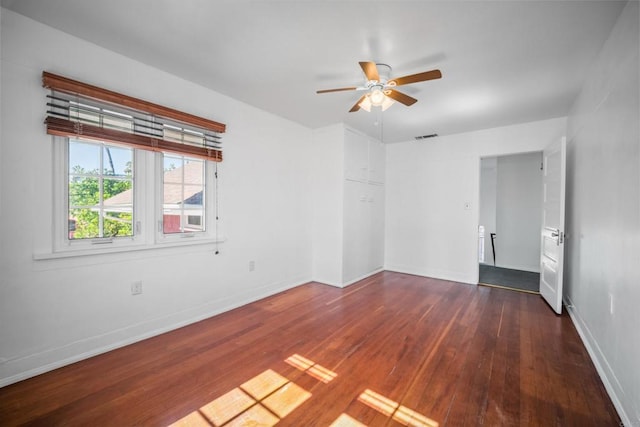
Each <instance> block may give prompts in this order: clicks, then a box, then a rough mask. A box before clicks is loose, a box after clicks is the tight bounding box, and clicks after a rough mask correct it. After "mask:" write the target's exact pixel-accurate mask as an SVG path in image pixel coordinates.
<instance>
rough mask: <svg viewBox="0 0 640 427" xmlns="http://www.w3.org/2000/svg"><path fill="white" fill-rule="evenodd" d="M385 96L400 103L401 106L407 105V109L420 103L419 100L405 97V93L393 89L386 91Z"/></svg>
mask: <svg viewBox="0 0 640 427" xmlns="http://www.w3.org/2000/svg"><path fill="white" fill-rule="evenodd" d="M384 94H385V95H387V96H388V97H389V98H391V99H393V100H395V101H398V102H400V103H401V104H404V105H406V106H407V107H408V106H410V105H413V104H415V103H416V102H418V100H417V99H415V98H412V97H410V96H409V95H405V94H404V93H402V92H398V91H397V90H393V89H389V90H385V91H384Z"/></svg>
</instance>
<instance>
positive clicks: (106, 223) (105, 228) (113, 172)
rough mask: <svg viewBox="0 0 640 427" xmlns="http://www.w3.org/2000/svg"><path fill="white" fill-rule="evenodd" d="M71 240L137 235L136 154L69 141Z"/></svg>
mask: <svg viewBox="0 0 640 427" xmlns="http://www.w3.org/2000/svg"><path fill="white" fill-rule="evenodd" d="M68 176H69V179H68V180H67V191H66V193H67V195H68V199H67V206H68V221H67V224H68V230H67V233H66V234H67V236H68V239H69V240H75V239H95V238H113V237H131V236H133V234H134V225H133V218H134V206H133V204H134V203H133V202H134V200H133V182H134V181H133V150H132V149H130V148H123V147H117V146H113V145H107V144H104V143H93V142H84V141H79V140H69V147H68Z"/></svg>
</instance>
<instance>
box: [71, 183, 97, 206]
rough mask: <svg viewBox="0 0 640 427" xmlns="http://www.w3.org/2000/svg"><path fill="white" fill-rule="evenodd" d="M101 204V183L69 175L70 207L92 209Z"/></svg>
mask: <svg viewBox="0 0 640 427" xmlns="http://www.w3.org/2000/svg"><path fill="white" fill-rule="evenodd" d="M98 203H100V181H99V179H98V178H93V177H86V178H84V177H80V176H74V175H69V207H70V208H75V207H91V206H95V205H97V204H98Z"/></svg>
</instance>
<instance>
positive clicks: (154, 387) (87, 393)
mask: <svg viewBox="0 0 640 427" xmlns="http://www.w3.org/2000/svg"><path fill="white" fill-rule="evenodd" d="M291 357H294V358H291ZM296 361H297V362H296ZM301 361H304V363H302V362H301ZM296 363H297V364H296ZM305 363H306V365H305ZM314 367H315V368H314ZM312 368H314V369H315V370H312ZM268 372H272V373H273V374H274V375H276V376H279V378H284V381H285V383H286V385H285V386H284V387H283V388H282V389H276V390H275V391H273V394H272V395H271V397H266V398H264V399H263V400H260V399H258V398H256V399H257V400H258V401H257V402H255V403H254V404H255V405H256V407H259V406H260V407H264V408H268V409H266V411H267V412H268V411H272V412H273V411H277V410H276V409H273V408H272V407H270V406H269V405H270V404H271V405H272V404H273V402H274V399H276V398H278V396H279V394H278V393H281V392H282V393H284V392H283V390H288V389H292V390H298V392H297V393H296V394H295V395H294V397H296V398H300V396H306V397H305V399H306V400H304V401H303V402H302V403H301V404H300V406H298V407H295V408H294V409H292V408H293V406H292V407H291V408H288V409H287V410H291V412H290V413H289V414H288V415H286V416H284V417H283V418H281V419H280V422H279V423H278V425H283V426H302V425H304V426H327V425H330V424H331V423H332V422H333V421H335V420H336V419H338V418H339V417H340V416H349V417H351V418H352V419H354V420H357V421H358V422H360V423H362V424H364V425H369V426H400V425H407V424H410V425H411V423H409V422H408V421H407V417H408V416H413V417H414V420H422V421H423V424H422V425H438V426H439V427H442V426H459V425H509V426H511V425H523V426H526V425H563V426H571V425H576V426H577V425H580V426H583V425H584V426H589V425H593V426H596V425H598V426H600V425H617V424H618V423H619V418H618V416H617V414H616V412H615V409H614V408H613V405H612V404H611V402H610V400H609V398H608V396H607V395H606V391H605V390H604V387H603V385H602V383H601V381H600V380H599V377H598V375H597V372H596V371H595V368H594V366H593V364H592V363H591V360H590V359H589V357H588V354H587V352H586V350H585V348H584V346H583V345H582V343H581V341H580V339H579V337H578V335H577V332H576V331H575V328H574V327H573V325H572V323H571V320H570V319H569V317H568V316H566V315H563V316H557V315H555V314H554V313H553V312H552V311H551V310H550V309H549V308H548V307H547V306H546V305H545V303H544V302H543V301H542V300H541V299H540V297H539V296H536V295H530V294H522V293H517V292H512V291H507V290H501V289H494V288H486V287H475V286H469V285H464V284H460V283H455V282H447V281H441V280H435V279H429V278H424V277H418V276H411V275H406V274H400V273H391V272H383V273H380V274H376V275H374V276H372V277H369V278H367V279H365V280H363V281H361V282H358V283H356V284H354V285H352V286H350V287H348V288H345V289H338V288H333V287H329V286H325V285H322V284H318V283H309V284H306V285H303V286H299V287H297V288H294V289H291V290H288V291H286V292H282V293H280V294H278V295H274V296H272V297H269V298H265V299H263V300H260V301H257V302H255V303H253V304H249V305H247V306H244V307H240V308H238V309H236V310H232V311H229V312H226V313H223V314H221V315H219V316H215V317H212V318H210V319H207V320H204V321H202V322H198V323H195V324H193V325H189V326H187V327H185V328H181V329H178V330H175V331H172V332H169V333H167V334H163V335H160V336H157V337H154V338H151V339H148V340H145V341H142V342H139V343H136V344H134V345H131V346H127V347H124V348H121V349H118V350H114V351H112V352H109V353H106V354H103V355H100V356H97V357H94V358H91V359H88V360H85V361H82V362H79V363H76V364H73V365H70V366H67V367H64V368H61V369H58V370H56V371H53V372H49V373H47V374H44V375H40V376H38V377H35V378H31V379H29V380H25V381H22V382H20V383H17V384H13V385H11V386H8V387H4V388H2V389H0V425H3V426H4V425H7V426H12V425H47V426H55V425H71V426H73V425H118V426H120V425H157V426H167V425H169V424H171V423H174V422H176V421H178V420H180V419H182V418H183V417H186V416H189V415H190V414H192V415H193V414H195V415H197V412H196V413H194V411H198V409H199V408H205V405H211V404H213V403H215V402H216V401H217V400H216V399H218V398H220V397H221V396H224V395H226V394H227V393H230V392H233V393H240V394H241V395H242V393H245V394H246V392H247V391H246V390H245V389H244V388H243V387H244V386H243V384H245V383H246V382H247V381H249V380H252V379H253V380H255V379H256V378H266V377H264V375H266V374H265V373H268ZM319 373H324V374H323V375H321V374H319ZM300 390H303V391H300ZM269 399H272V400H269ZM376 402H378V403H376ZM385 402H386V403H385ZM376 405H378V406H376ZM273 413H275V412H273ZM236 415H240V414H236ZM403 417H404V418H403ZM428 422H431V423H432V424H428ZM413 425H421V424H419V423H417V424H413Z"/></svg>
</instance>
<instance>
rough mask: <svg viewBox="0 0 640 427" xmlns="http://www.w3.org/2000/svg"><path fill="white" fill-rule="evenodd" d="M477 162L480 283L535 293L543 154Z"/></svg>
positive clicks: (537, 272) (536, 290)
mask: <svg viewBox="0 0 640 427" xmlns="http://www.w3.org/2000/svg"><path fill="white" fill-rule="evenodd" d="M480 165H481V167H480V212H479V225H480V227H479V230H478V231H479V247H478V259H479V263H480V265H479V284H481V285H487V286H497V287H504V288H509V289H515V290H520V291H526V292H533V293H539V290H540V227H541V226H542V215H541V212H542V152H533V153H521V154H513V155H505V156H497V157H487V158H482V159H480Z"/></svg>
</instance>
